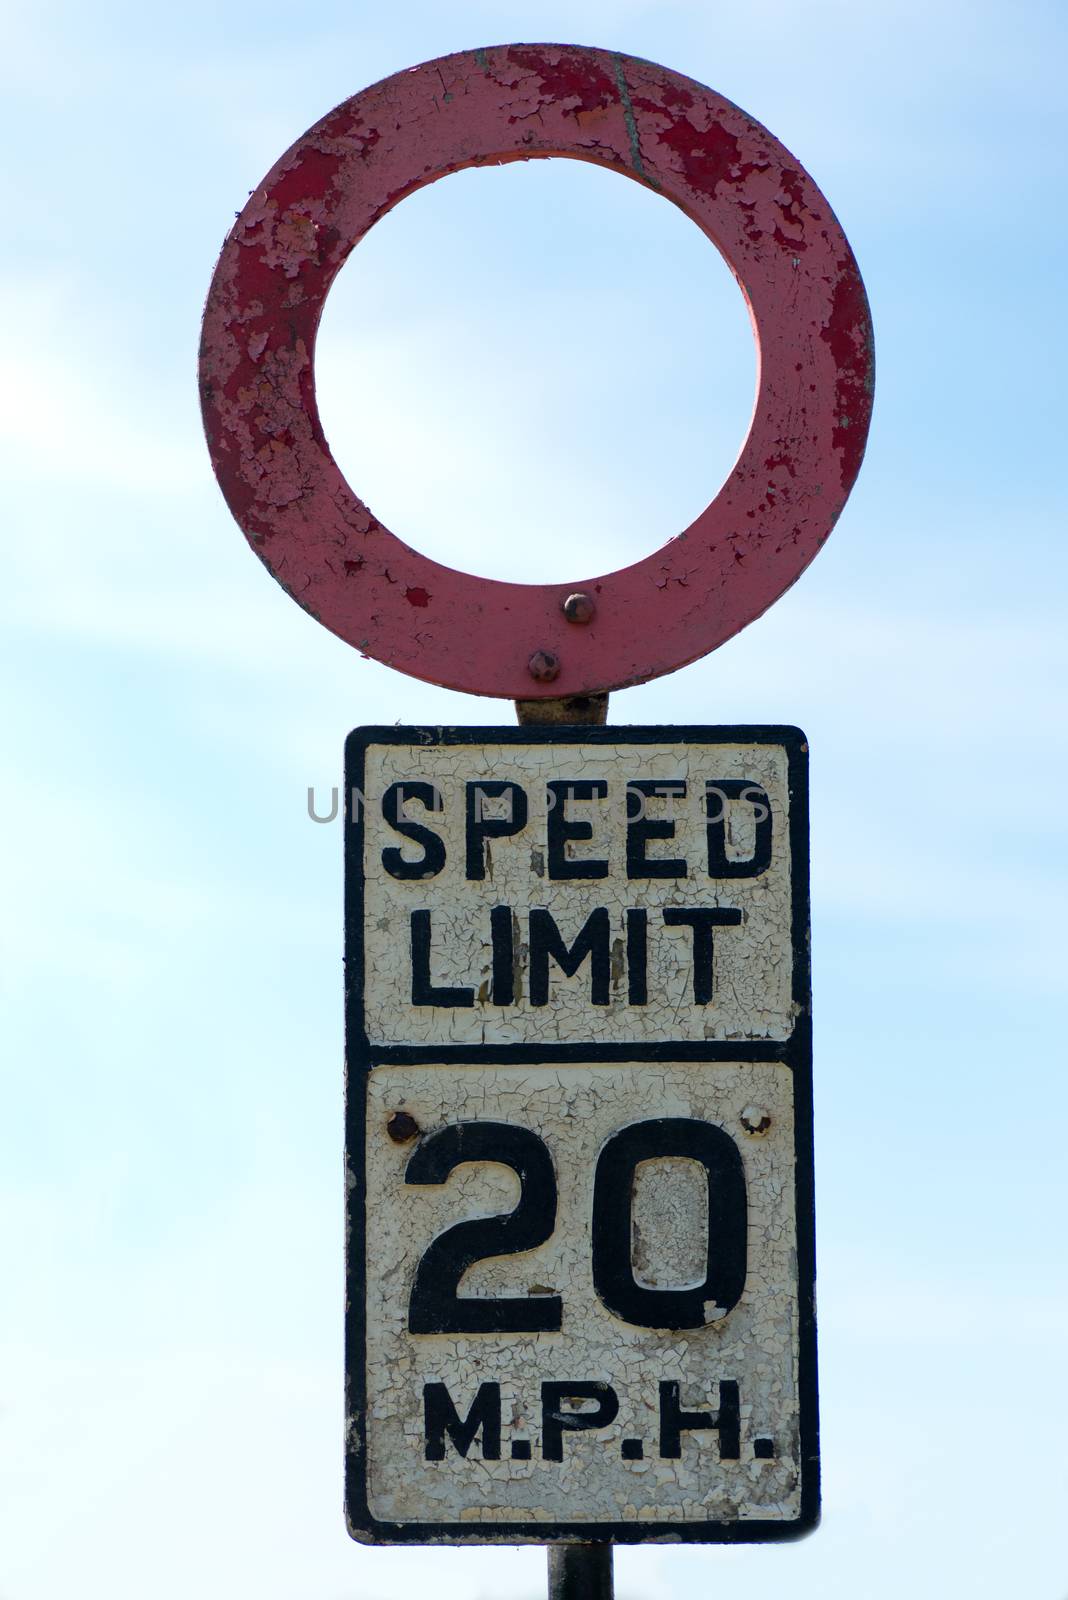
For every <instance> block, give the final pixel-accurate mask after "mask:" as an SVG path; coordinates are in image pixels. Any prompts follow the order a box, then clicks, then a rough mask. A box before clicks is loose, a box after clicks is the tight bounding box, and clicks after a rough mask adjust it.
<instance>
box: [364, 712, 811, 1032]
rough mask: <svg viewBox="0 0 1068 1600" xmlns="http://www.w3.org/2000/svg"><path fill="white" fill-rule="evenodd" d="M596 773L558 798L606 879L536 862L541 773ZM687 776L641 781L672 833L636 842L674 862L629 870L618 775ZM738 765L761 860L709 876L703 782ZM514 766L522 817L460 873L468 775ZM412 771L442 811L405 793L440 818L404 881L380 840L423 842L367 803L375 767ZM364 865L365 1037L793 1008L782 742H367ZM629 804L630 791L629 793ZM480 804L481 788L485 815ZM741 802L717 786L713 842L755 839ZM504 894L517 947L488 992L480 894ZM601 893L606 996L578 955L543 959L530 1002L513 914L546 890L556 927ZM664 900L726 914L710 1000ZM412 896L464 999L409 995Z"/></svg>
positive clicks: (739, 846) (706, 1024)
mask: <svg viewBox="0 0 1068 1600" xmlns="http://www.w3.org/2000/svg"><path fill="white" fill-rule="evenodd" d="M568 779H573V780H588V779H594V780H596V779H600V780H603V781H604V782H605V783H607V786H608V794H607V798H606V799H605V800H590V801H585V800H584V801H578V800H571V801H569V802H568V804H567V815H568V816H569V817H573V818H575V819H582V820H587V821H589V822H590V823H591V824H592V827H593V838H592V839H591V840H589V841H588V842H582V843H569V844H568V846H567V847H566V849H567V854H568V856H569V857H570V858H572V859H581V858H586V859H589V858H598V859H606V860H607V861H608V864H609V870H608V876H607V877H606V878H603V879H565V880H559V879H558V880H555V881H554V880H552V879H551V878H550V877H549V876H548V875H547V870H546V859H547V837H546V833H547V821H546V806H547V799H546V794H547V791H546V787H545V786H546V783H547V781H549V780H564V781H566V780H568ZM633 779H641V780H643V781H648V780H653V781H657V782H663V783H670V782H672V781H677V780H680V779H681V780H683V781H685V782H686V784H687V793H686V796H685V798H672V799H667V798H663V797H653V798H652V799H650V800H649V802H648V807H649V809H648V813H647V814H648V816H649V817H650V818H671V819H673V820H674V822H675V828H676V836H675V838H674V839H660V840H656V841H653V842H651V843H650V844H649V845H648V847H647V848H648V854H649V856H650V858H653V859H656V858H661V859H663V858H665V857H681V858H682V859H684V860H685V862H686V866H687V871H686V875H685V876H682V877H675V878H640V879H638V878H628V876H627V872H626V857H625V850H626V814H627V811H626V808H627V805H628V800H627V783H628V780H633ZM719 779H731V780H743V781H746V782H749V783H752V784H753V785H754V786H756V787H758V788H759V789H762V790H764V791H765V792H766V794H767V796H768V798H769V799H770V801H771V809H772V828H773V831H772V859H771V862H770V865H769V866H768V867H767V869H766V870H765V871H763V872H762V873H760V874H759V875H758V876H754V877H733V878H722V879H716V878H713V877H710V876H709V873H708V858H707V845H706V823H705V812H704V794H705V786H706V784H707V783H715V782H716V781H717V780H719ZM500 780H506V781H512V782H516V783H518V784H520V785H521V786H522V787H523V789H524V791H525V792H526V794H527V797H528V802H529V817H528V821H527V823H526V826H525V827H524V829H523V830H522V832H520V833H517V834H516V835H514V836H512V837H509V838H501V839H495V840H492V841H490V842H489V845H488V855H487V873H486V877H485V878H484V879H482V880H478V879H475V880H469V879H468V878H467V877H466V876H465V848H464V841H465V832H464V828H465V809H464V800H465V785H467V784H469V783H480V782H485V781H490V782H492V781H500ZM412 781H421V782H424V783H430V784H433V785H434V786H435V788H436V789H437V790H438V792H439V793H440V794H441V796H442V800H443V811H442V812H440V813H438V814H433V815H431V814H428V813H427V812H426V810H425V809H424V807H423V806H422V805H420V804H419V803H418V802H412V801H409V802H408V804H407V806H406V813H405V814H406V815H407V816H409V817H410V818H411V819H412V820H415V821H418V822H419V823H421V824H423V825H424V826H427V827H430V828H431V829H432V830H433V831H434V832H436V833H438V834H439V835H440V837H441V838H442V840H443V841H444V844H445V849H446V860H445V864H444V866H443V868H442V869H441V870H440V871H439V872H438V873H437V874H436V875H434V876H433V877H427V878H421V879H408V880H402V879H398V878H396V877H393V876H391V875H390V873H389V872H387V871H386V869H385V867H384V866H383V861H382V852H383V850H384V849H388V848H390V847H400V849H401V853H402V856H403V857H404V858H405V859H407V860H416V859H418V857H419V855H420V849H419V847H418V846H416V845H414V844H413V843H411V842H410V841H406V840H403V839H402V838H401V837H400V836H399V835H398V834H397V833H396V832H394V830H393V829H392V828H390V827H389V826H388V825H387V823H386V822H385V821H384V820H383V816H382V797H383V795H384V794H385V792H386V790H387V789H388V788H389V786H390V784H393V783H404V782H412ZM365 795H366V810H365V817H366V831H365V843H364V871H365V875H366V908H365V984H366V995H365V1006H366V1023H367V1031H368V1036H369V1038H370V1040H371V1042H372V1044H375V1043H409V1044H425V1045H434V1044H494V1043H500V1044H507V1043H518V1042H524V1041H528V1040H531V1039H540V1040H544V1041H546V1042H549V1041H552V1042H559V1043H581V1042H582V1041H584V1040H586V1039H588V1038H590V1037H591V1035H594V1036H595V1037H596V1039H597V1040H598V1042H599V1043H602V1044H607V1043H621V1044H625V1043H627V1042H631V1041H633V1042H643V1043H647V1042H650V1041H655V1040H662V1039H673V1040H679V1041H704V1040H715V1041H731V1040H747V1039H767V1040H782V1039H786V1038H788V1037H789V1036H790V1034H791V1032H792V1031H793V1027H794V1022H795V1012H794V1006H793V1001H792V994H793V960H792V953H791V924H790V899H791V867H790V849H789V831H788V828H789V798H788V788H787V756H786V751H785V750H784V749H783V748H782V747H781V746H778V745H774V744H753V745H729V744H707V745H703V744H701V743H685V744H684V743H680V744H670V743H664V744H663V745H656V744H649V745H635V744H630V743H623V742H620V743H619V744H618V745H613V744H610V743H605V744H599V743H598V744H594V743H590V744H588V745H582V744H563V743H561V744H529V745H525V744H496V743H493V742H492V741H487V743H486V744H484V745H480V746H476V745H463V744H453V745H437V746H428V747H421V746H419V745H418V744H411V745H400V744H395V745H388V744H387V745H377V746H372V747H371V748H370V749H369V750H368V752H367V772H366V779H365ZM630 803H631V804H632V806H633V805H635V804H638V803H640V802H637V801H636V800H635V799H634V798H632V800H631V802H630ZM493 812H494V802H492V801H490V802H487V805H486V814H487V815H491V814H493ZM754 818H755V813H754V809H753V806H752V805H751V804H749V803H747V802H746V801H744V800H735V799H731V800H729V801H728V802H727V822H728V831H727V840H726V850H727V854H728V857H731V858H733V859H736V860H745V859H746V858H747V857H749V856H750V855H751V854H752V850H753V836H754ZM495 905H507V906H509V907H511V908H512V909H513V911H514V913H515V919H516V920H515V929H516V941H517V948H518V951H519V956H520V959H519V962H518V966H517V980H518V981H517V993H516V998H515V1003H514V1004H511V1005H508V1006H501V1005H495V1004H494V1003H493V997H492V994H491V989H490V980H491V961H492V955H491V938H490V915H489V914H490V909H491V907H493V906H495ZM599 906H604V907H606V908H607V909H608V912H609V917H610V927H611V940H612V980H611V987H610V992H609V997H608V1004H607V1005H599V1004H593V1003H592V1001H591V990H590V976H589V962H588V961H587V962H586V963H585V964H584V966H583V967H582V968H581V969H580V970H579V971H578V972H577V973H576V974H575V975H574V976H573V977H565V976H564V975H563V973H561V972H560V971H558V970H557V969H556V968H555V967H554V966H552V964H550V973H551V976H550V984H551V992H550V997H549V1003H548V1004H547V1005H544V1006H533V1005H531V1003H530V995H529V987H528V973H527V970H526V966H525V956H526V941H527V927H528V923H527V915H528V913H529V911H530V908H531V907H546V908H547V909H548V910H549V911H550V912H551V914H552V916H553V918H554V920H555V922H556V924H557V926H558V927H559V930H560V933H561V935H562V937H563V938H564V939H565V940H566V942H567V943H568V944H570V943H571V941H572V940H573V939H574V938H575V936H576V935H577V934H578V932H579V930H580V929H581V928H582V926H583V924H584V923H585V921H586V918H587V917H588V915H589V913H590V912H591V911H592V910H593V909H594V908H595V907H599ZM627 907H635V908H644V909H646V910H647V911H648V913H649V924H648V1002H647V1003H646V1004H644V1005H632V1004H630V1003H629V1000H628V984H627V967H626V960H625V931H626V921H625V912H626V908H627ZM665 907H678V908H683V909H693V908H697V907H717V908H723V907H726V908H732V909H737V910H738V911H740V912H741V915H742V921H741V924H740V925H739V926H728V927H722V928H717V929H716V931H715V935H714V939H713V945H714V952H715V955H714V963H713V971H714V986H713V998H712V1000H711V1003H702V1004H697V1003H695V1001H694V996H693V993H692V976H693V973H692V968H693V962H692V949H693V936H692V933H691V931H690V929H689V928H688V927H685V926H681V927H680V926H676V927H668V926H664V924H663V921H662V913H663V909H664V908H665ZM414 910H425V911H428V912H429V913H430V919H431V948H430V962H429V967H430V975H431V978H432V980H433V982H434V984H436V985H439V986H454V987H455V986H467V987H470V988H472V989H473V990H474V1004H473V1005H472V1006H470V1007H456V1006H433V1005H431V1006H425V1005H424V1006H413V1005H412V960H411V953H410V921H409V919H410V915H411V912H412V911H414Z"/></svg>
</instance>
